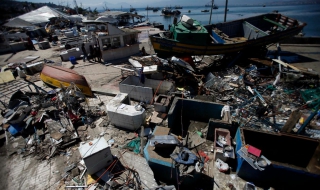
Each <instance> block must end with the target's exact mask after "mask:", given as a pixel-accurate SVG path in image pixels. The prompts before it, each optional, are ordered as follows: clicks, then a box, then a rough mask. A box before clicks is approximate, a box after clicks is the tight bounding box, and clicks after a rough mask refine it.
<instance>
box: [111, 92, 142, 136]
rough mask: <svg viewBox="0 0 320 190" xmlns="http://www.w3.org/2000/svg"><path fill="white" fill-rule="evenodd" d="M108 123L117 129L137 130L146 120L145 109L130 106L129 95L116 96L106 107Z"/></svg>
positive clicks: (139, 106) (138, 106)
mask: <svg viewBox="0 0 320 190" xmlns="http://www.w3.org/2000/svg"><path fill="white" fill-rule="evenodd" d="M106 108H107V112H108V116H109V121H110V123H112V124H114V125H115V126H117V127H121V128H125V129H129V130H133V131H134V130H137V129H138V128H140V127H141V125H143V123H144V122H145V118H146V112H145V109H144V108H143V107H142V106H141V105H139V104H138V105H135V106H134V105H131V104H130V98H129V95H128V94H126V93H120V94H117V95H116V96H115V97H114V98H113V99H112V100H110V102H109V103H108V104H107V105H106Z"/></svg>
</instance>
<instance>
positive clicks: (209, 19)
mask: <svg viewBox="0 0 320 190" xmlns="http://www.w3.org/2000/svg"><path fill="white" fill-rule="evenodd" d="M213 1H214V0H212V1H211V11H210V19H209V24H211V16H212V9H213Z"/></svg>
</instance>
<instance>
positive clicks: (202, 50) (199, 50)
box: [149, 23, 305, 56]
mask: <svg viewBox="0 0 320 190" xmlns="http://www.w3.org/2000/svg"><path fill="white" fill-rule="evenodd" d="M221 24H222V25H223V24H224V23H221ZM304 26H305V24H302V25H299V26H297V27H293V28H289V29H286V30H283V31H280V32H278V33H274V34H270V35H266V36H262V37H259V38H256V39H249V40H245V41H241V42H235V43H212V42H211V40H210V36H209V34H208V43H207V45H195V44H192V42H180V41H177V40H174V39H169V38H164V37H163V36H160V35H159V34H154V35H150V36H149V38H150V41H151V44H152V46H153V48H154V51H155V52H156V53H157V54H158V55H161V56H172V55H185V54H188V55H218V54H228V53H235V52H239V51H242V50H244V49H249V48H255V47H263V46H266V45H268V44H272V43H277V42H279V41H281V40H283V39H286V38H288V37H292V36H295V35H297V34H299V32H300V31H301V30H302V29H303V27H304ZM205 28H208V29H209V31H210V30H212V26H211V25H210V26H205Z"/></svg>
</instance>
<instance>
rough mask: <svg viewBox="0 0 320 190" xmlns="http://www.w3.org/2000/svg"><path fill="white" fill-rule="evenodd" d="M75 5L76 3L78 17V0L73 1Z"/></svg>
mask: <svg viewBox="0 0 320 190" xmlns="http://www.w3.org/2000/svg"><path fill="white" fill-rule="evenodd" d="M73 3H74V6H76V11H77V15H78V14H79V13H78V4H77V1H76V0H73Z"/></svg>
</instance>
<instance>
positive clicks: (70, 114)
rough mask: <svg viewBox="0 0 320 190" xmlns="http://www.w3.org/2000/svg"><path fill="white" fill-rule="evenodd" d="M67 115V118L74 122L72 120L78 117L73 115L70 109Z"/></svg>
mask: <svg viewBox="0 0 320 190" xmlns="http://www.w3.org/2000/svg"><path fill="white" fill-rule="evenodd" d="M68 116H69V118H70V119H71V121H72V122H74V121H76V120H78V119H79V117H78V116H76V115H74V114H73V113H72V111H71V110H68Z"/></svg>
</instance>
